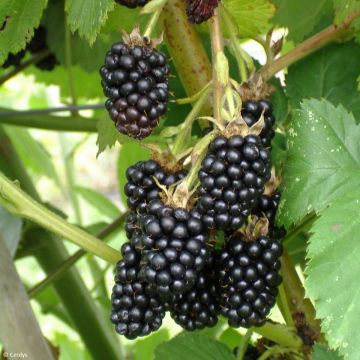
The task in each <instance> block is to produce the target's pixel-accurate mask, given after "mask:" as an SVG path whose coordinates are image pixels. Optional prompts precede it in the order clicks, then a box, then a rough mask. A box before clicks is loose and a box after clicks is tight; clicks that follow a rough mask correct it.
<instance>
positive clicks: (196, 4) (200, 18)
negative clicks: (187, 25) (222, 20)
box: [186, 0, 220, 24]
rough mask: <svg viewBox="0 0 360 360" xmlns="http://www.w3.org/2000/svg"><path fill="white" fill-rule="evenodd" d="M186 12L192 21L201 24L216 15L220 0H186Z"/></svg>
mask: <svg viewBox="0 0 360 360" xmlns="http://www.w3.org/2000/svg"><path fill="white" fill-rule="evenodd" d="M186 3H187V7H186V14H187V16H188V19H189V21H190V22H191V23H194V24H201V23H202V22H204V21H207V20H209V19H210V18H211V17H213V15H214V10H215V9H216V8H217V7H218V5H219V3H220V0H186Z"/></svg>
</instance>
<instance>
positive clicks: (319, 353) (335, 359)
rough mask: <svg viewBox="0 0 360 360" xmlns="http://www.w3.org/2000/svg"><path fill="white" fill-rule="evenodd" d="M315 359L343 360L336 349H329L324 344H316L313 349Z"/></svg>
mask: <svg viewBox="0 0 360 360" xmlns="http://www.w3.org/2000/svg"><path fill="white" fill-rule="evenodd" d="M312 358H313V360H342V359H343V358H342V357H341V356H339V355H338V354H337V353H336V352H335V351H331V350H329V349H327V348H326V347H325V346H324V345H320V344H315V346H314V351H313V357H312Z"/></svg>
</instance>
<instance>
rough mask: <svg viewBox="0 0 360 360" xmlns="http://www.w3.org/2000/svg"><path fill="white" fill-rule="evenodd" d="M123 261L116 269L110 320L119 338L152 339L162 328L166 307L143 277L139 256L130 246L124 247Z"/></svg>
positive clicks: (122, 251) (125, 245) (126, 244)
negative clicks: (154, 333)
mask: <svg viewBox="0 0 360 360" xmlns="http://www.w3.org/2000/svg"><path fill="white" fill-rule="evenodd" d="M121 253H122V255H123V259H122V260H120V261H119V262H118V264H117V267H116V275H115V285H114V287H113V290H112V296H111V302H112V311H111V316H110V319H111V321H112V323H113V324H114V325H115V330H116V332H117V333H118V334H120V335H124V336H125V337H127V338H128V339H135V338H137V337H139V336H146V335H149V334H150V333H151V332H153V331H156V330H158V329H159V328H160V326H161V324H162V319H163V318H164V316H165V306H164V305H163V304H162V302H161V301H160V300H159V298H158V297H157V295H156V294H155V293H154V292H153V291H152V290H151V288H150V287H149V286H148V285H147V284H146V283H144V282H143V281H142V280H141V279H140V277H139V260H140V257H139V254H138V253H137V252H136V250H135V249H134V248H133V247H132V246H131V245H130V244H129V243H125V244H124V245H123V246H122V249H121Z"/></svg>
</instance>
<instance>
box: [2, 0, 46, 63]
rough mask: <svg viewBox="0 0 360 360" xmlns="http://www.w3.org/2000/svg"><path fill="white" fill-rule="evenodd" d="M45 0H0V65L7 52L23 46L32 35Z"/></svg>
mask: <svg viewBox="0 0 360 360" xmlns="http://www.w3.org/2000/svg"><path fill="white" fill-rule="evenodd" d="M46 4H47V0H36V1H31V0H16V1H14V0H1V1H0V27H1V28H2V27H3V29H2V30H1V31H0V65H1V64H2V63H3V62H4V61H5V60H6V58H7V56H8V53H9V52H11V53H13V54H15V53H17V52H19V51H20V50H21V49H24V48H25V45H26V42H27V40H29V39H30V38H31V37H32V36H33V35H34V28H35V27H37V26H38V25H39V24H40V19H41V15H42V13H43V10H44V8H45V7H46Z"/></svg>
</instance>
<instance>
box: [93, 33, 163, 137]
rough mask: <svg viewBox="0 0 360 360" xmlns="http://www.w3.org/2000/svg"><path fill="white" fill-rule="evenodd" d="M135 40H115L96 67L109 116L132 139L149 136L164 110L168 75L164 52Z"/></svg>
mask: <svg viewBox="0 0 360 360" xmlns="http://www.w3.org/2000/svg"><path fill="white" fill-rule="evenodd" d="M139 41H140V40H139ZM139 41H138V42H131V40H130V44H126V43H125V42H119V43H115V44H114V45H113V46H112V48H111V50H110V51H109V52H108V53H107V54H106V58H105V65H104V66H102V67H101V69H100V74H101V77H102V81H101V85H102V87H103V91H104V94H105V96H106V97H107V98H108V100H107V101H106V103H105V106H106V109H107V110H108V113H109V115H110V118H111V119H112V120H113V121H114V123H115V125H116V128H117V129H118V130H119V131H120V132H121V133H122V134H125V135H128V136H131V137H133V138H135V139H143V138H145V137H147V136H149V135H150V133H151V132H152V130H153V128H154V127H156V126H157V125H158V123H159V118H160V116H162V115H164V114H165V113H166V111H167V99H168V95H169V85H168V76H169V75H170V68H169V66H168V64H167V58H166V56H165V55H164V54H163V53H162V52H160V51H158V50H156V49H154V48H152V47H151V46H150V45H145V40H142V39H141V41H143V44H142V45H139ZM147 41H148V40H147ZM135 43H136V44H137V45H135Z"/></svg>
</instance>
